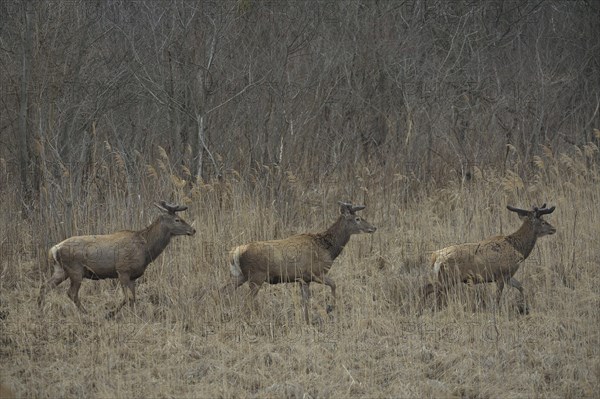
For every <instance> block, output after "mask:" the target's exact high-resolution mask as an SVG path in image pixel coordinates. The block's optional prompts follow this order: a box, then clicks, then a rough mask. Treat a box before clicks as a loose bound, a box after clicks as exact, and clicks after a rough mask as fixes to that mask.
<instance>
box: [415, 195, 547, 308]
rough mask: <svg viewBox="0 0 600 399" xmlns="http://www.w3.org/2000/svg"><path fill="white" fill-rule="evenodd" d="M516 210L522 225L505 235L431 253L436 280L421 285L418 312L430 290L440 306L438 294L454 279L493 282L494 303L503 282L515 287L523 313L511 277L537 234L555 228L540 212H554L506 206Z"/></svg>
mask: <svg viewBox="0 0 600 399" xmlns="http://www.w3.org/2000/svg"><path fill="white" fill-rule="evenodd" d="M507 208H508V210H510V211H512V212H516V213H517V214H518V215H519V218H520V219H521V220H522V221H523V224H522V225H521V227H520V228H519V230H517V231H515V232H514V233H512V234H510V235H507V236H495V237H491V238H488V239H487V240H484V241H480V242H475V243H467V244H458V245H452V246H449V247H446V248H443V249H440V250H438V251H435V252H434V253H433V254H432V256H431V268H432V269H433V273H434V276H435V279H436V281H434V282H430V283H427V284H426V285H425V286H424V288H423V298H422V302H421V306H420V309H419V312H422V310H423V306H424V303H425V300H426V299H427V297H428V296H429V295H430V294H431V293H435V296H436V299H437V303H438V305H440V301H439V299H440V294H441V293H442V292H444V293H445V294H446V295H447V290H448V289H449V288H450V287H451V286H453V285H454V284H455V283H457V282H463V283H466V284H480V283H492V282H495V283H496V287H497V291H496V305H497V306H498V305H499V304H500V298H501V296H502V290H503V289H504V285H505V284H508V285H510V286H511V287H514V288H516V289H518V290H519V293H520V296H521V298H520V303H519V312H521V313H524V314H527V313H529V309H528V307H527V304H526V302H525V294H524V293H523V287H522V286H521V283H520V282H519V281H517V279H515V278H514V277H513V276H514V275H515V273H516V272H517V270H519V265H520V264H521V262H523V261H524V260H525V259H527V257H528V256H529V254H530V253H531V251H532V250H533V247H534V245H535V242H536V240H537V239H538V238H539V237H542V236H545V235H549V234H554V233H555V232H556V229H555V228H554V227H553V226H552V225H551V224H550V223H548V222H547V221H545V220H543V219H542V216H543V215H547V214H550V213H552V212H554V209H555V207H552V208H546V204H544V205H542V206H541V208H537V207H534V208H533V210H531V211H528V210H524V209H518V208H514V207H512V206H510V205H509V206H508V207H507Z"/></svg>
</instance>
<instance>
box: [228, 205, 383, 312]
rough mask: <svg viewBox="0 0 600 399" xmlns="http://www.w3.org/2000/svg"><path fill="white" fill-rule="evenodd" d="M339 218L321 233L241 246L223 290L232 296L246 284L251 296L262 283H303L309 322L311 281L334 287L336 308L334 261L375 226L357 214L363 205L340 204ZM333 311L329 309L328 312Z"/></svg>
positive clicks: (233, 253)
mask: <svg viewBox="0 0 600 399" xmlns="http://www.w3.org/2000/svg"><path fill="white" fill-rule="evenodd" d="M339 204H340V213H341V214H340V216H339V218H338V219H337V221H336V222H335V223H334V224H333V225H332V226H331V227H329V228H328V229H327V230H326V231H324V232H322V233H307V234H298V235H294V236H291V237H288V238H286V239H282V240H272V241H256V242H251V243H249V244H245V245H240V246H238V247H235V248H233V249H232V250H231V252H230V254H229V267H230V270H231V281H230V282H229V284H227V285H226V286H225V287H223V290H224V291H227V292H228V293H229V294H231V293H232V292H233V291H234V290H235V289H236V288H237V287H239V286H241V285H242V284H244V283H245V282H246V281H247V282H248V283H249V285H250V291H251V294H252V297H256V294H257V293H258V290H259V289H260V286H261V285H262V284H263V283H268V284H277V283H293V282H297V283H299V284H300V289H301V293H302V306H303V308H304V319H305V321H306V322H307V323H309V318H308V301H309V299H310V289H309V285H310V283H311V282H316V283H320V284H325V285H327V286H329V287H330V288H331V295H332V297H333V301H334V305H333V306H335V299H336V295H335V289H336V285H335V282H334V281H333V280H332V279H331V277H329V276H327V273H328V272H329V269H330V268H331V266H332V264H333V261H334V260H335V258H337V257H338V255H339V254H340V253H341V252H342V250H343V249H344V246H345V245H346V244H347V243H348V241H349V240H350V236H351V235H352V234H358V233H373V232H374V231H375V230H376V227H374V226H372V225H371V224H370V223H369V222H367V221H366V220H364V219H362V218H361V217H360V216H358V215H356V212H358V211H360V210H362V209H364V208H365V207H364V206H362V205H361V206H354V205H352V204H350V203H344V202H339ZM331 309H333V307H331V308H329V307H328V311H330V310H331Z"/></svg>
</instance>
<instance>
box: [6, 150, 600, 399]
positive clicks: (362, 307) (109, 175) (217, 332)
mask: <svg viewBox="0 0 600 399" xmlns="http://www.w3.org/2000/svg"><path fill="white" fill-rule="evenodd" d="M96 150H97V154H96V156H95V158H94V164H93V170H91V171H90V174H89V176H90V177H89V178H88V179H87V180H86V181H83V182H77V181H72V180H71V179H70V173H69V170H68V169H66V168H64V169H62V168H60V167H57V165H50V166H48V169H47V171H46V172H47V174H46V175H45V177H44V182H45V186H44V190H43V191H42V193H41V196H40V203H39V206H38V209H37V210H36V211H32V214H30V215H27V216H28V217H27V218H23V217H22V215H19V214H15V213H13V212H11V211H10V210H11V209H18V208H19V206H18V204H19V199H18V198H17V197H16V194H15V193H14V192H12V191H11V190H9V189H7V188H4V189H2V191H1V196H2V203H3V204H4V209H6V210H8V211H6V212H3V213H2V214H1V216H0V218H1V224H2V226H4V228H3V229H2V231H0V244H1V249H2V257H1V262H2V263H1V269H0V272H1V280H0V359H1V362H0V373H1V377H0V380H1V381H2V382H3V383H4V384H6V385H8V386H9V387H11V389H12V390H14V392H15V393H16V394H17V395H18V396H22V397H37V398H44V397H52V398H54V397H91V398H114V397H190V398H191V397H261V398H264V397H267V398H268V397H273V398H279V397H302V398H304V397H313V398H316V397H347V396H354V397H483V398H485V397H535V396H539V397H578V398H579V397H594V396H596V395H597V394H598V392H599V391H600V385H599V380H600V342H599V340H600V336H599V331H598V325H599V321H600V320H599V308H600V292H599V288H598V287H600V277H598V265H599V264H600V251H599V246H598V236H599V235H600V231H599V230H600V227H598V226H599V225H600V224H599V223H598V221H599V220H600V207H599V206H598V204H600V184H599V183H600V170H599V169H598V164H599V163H598V156H599V155H598V148H597V146H595V145H594V144H589V145H587V146H584V147H582V148H578V147H574V148H573V149H572V151H571V152H569V153H561V154H556V153H553V152H552V150H551V149H549V148H545V149H544V155H543V156H541V157H538V158H536V159H535V163H534V165H521V164H519V163H518V162H516V163H514V164H513V165H512V166H511V168H510V170H507V171H505V172H503V173H500V172H498V171H494V170H486V169H485V168H481V169H477V168H475V169H474V172H473V174H472V178H471V179H470V180H466V181H465V180H459V179H457V180H455V181H445V182H426V183H424V182H419V181H415V180H414V179H413V177H411V176H404V175H400V174H394V173H393V171H380V170H377V169H376V168H373V167H371V168H370V167H369V166H368V165H358V166H357V167H356V168H355V169H354V170H351V171H349V170H346V171H343V172H340V173H338V175H336V176H333V177H332V176H330V177H327V178H323V177H315V176H297V175H295V173H294V171H288V170H282V169H281V168H279V167H277V166H273V165H257V166H256V167H255V168H254V169H253V170H251V171H244V172H243V173H242V172H240V171H229V172H227V173H226V174H225V175H224V176H223V177H222V178H221V179H217V180H215V181H211V182H202V181H196V182H190V177H189V176H190V174H189V171H188V170H187V169H186V168H185V167H181V166H177V167H175V166H173V165H172V164H171V162H170V160H169V157H168V155H167V154H166V152H165V151H164V150H162V149H160V148H157V149H156V153H155V154H152V155H150V156H148V157H147V158H146V157H144V156H143V155H142V154H136V156H135V157H134V161H133V162H131V161H130V162H126V161H125V158H124V157H122V156H121V154H119V153H118V151H115V150H114V149H113V148H112V147H111V146H110V145H108V144H106V145H104V146H98V148H97V149H96ZM40 151H42V152H43V151H44V150H43V149H41V150H40ZM50 158H51V157H49V158H48V162H49V163H51V162H52V160H51V159H50ZM59 166H60V165H59ZM4 170H6V169H4ZM51 170H53V171H54V172H51ZM56 170H60V173H56V172H55V171H56ZM4 178H6V180H9V176H5V177H4ZM160 199H165V200H169V201H177V202H182V203H185V204H187V205H188V206H189V210H188V211H187V212H186V213H185V216H184V217H185V218H186V220H188V221H189V222H192V221H193V223H194V225H195V227H196V229H197V230H198V233H197V235H196V236H195V237H193V238H188V237H177V238H176V239H174V240H173V242H172V243H171V244H170V246H169V247H168V248H167V249H166V251H165V252H164V254H163V255H161V256H160V257H159V258H158V259H157V260H156V261H155V262H154V263H153V264H151V265H150V266H149V268H148V270H147V272H146V274H145V275H144V276H143V278H141V279H140V280H139V281H138V289H137V293H138V301H137V304H136V308H135V309H134V310H133V311H132V310H129V309H125V310H124V311H123V313H121V314H120V315H119V316H118V317H117V318H116V319H115V320H105V319H104V315H105V313H106V310H107V309H108V308H110V307H112V306H114V305H115V304H116V303H117V302H118V301H119V300H120V299H121V295H122V293H121V290H120V288H119V286H118V284H117V283H116V282H115V281H97V282H94V281H86V282H84V284H83V286H82V289H81V292H80V296H81V298H82V301H83V302H84V304H85V306H86V308H87V309H88V311H89V315H82V314H80V313H79V312H78V311H77V310H76V308H75V306H74V305H73V303H72V302H71V301H70V300H69V299H68V298H67V296H66V293H65V291H66V286H67V285H68V284H67V283H64V285H63V286H60V287H59V288H58V289H56V290H55V291H53V292H51V293H50V294H49V295H48V296H47V300H46V302H47V303H46V306H45V308H44V310H43V312H40V311H38V309H37V306H36V297H37V294H38V289H39V286H40V283H41V281H42V279H43V278H47V277H48V270H47V265H46V264H45V260H44V259H45V253H46V251H47V249H48V248H49V247H50V246H51V245H52V244H54V243H56V242H58V241H60V240H62V239H64V238H65V237H66V236H68V235H74V234H87V233H96V234H100V233H109V232H112V231H114V230H118V229H124V228H127V229H131V228H133V229H140V228H142V227H144V226H145V225H147V224H148V223H150V222H151V221H152V219H153V218H154V217H155V216H156V211H155V210H154V209H153V207H152V206H151V203H152V202H153V201H155V200H160ZM338 200H352V201H354V202H361V203H366V205H367V208H366V210H365V211H363V214H364V216H365V218H367V219H368V220H369V221H370V222H372V223H373V224H375V225H376V226H377V227H378V230H377V232H376V233H375V234H373V235H361V236H354V237H353V238H352V239H351V241H350V243H349V244H348V245H347V247H346V249H345V250H344V252H343V253H342V255H341V256H340V257H339V258H338V260H336V263H335V264H334V267H333V268H332V270H331V276H332V277H333V278H334V280H335V281H336V282H337V284H338V291H339V298H338V306H337V309H336V311H335V313H334V316H333V318H330V317H329V316H328V315H327V314H326V313H325V303H327V302H328V298H329V295H330V294H329V289H328V288H327V287H323V286H320V285H318V284H313V286H312V290H313V299H312V309H311V317H312V319H313V323H312V324H311V325H308V326H307V325H305V324H304V322H303V318H302V311H301V304H300V294H299V289H298V287H296V286H295V285H293V284H285V285H277V286H268V287H263V289H262V290H261V291H260V293H259V295H258V298H257V300H258V303H259V306H258V309H257V310H254V309H253V308H252V307H250V306H248V304H247V298H246V294H247V293H248V289H247V287H241V288H240V289H239V290H238V292H237V294H236V296H235V297H234V298H233V300H232V303H226V302H225V301H223V300H222V298H221V297H220V296H219V295H218V293H217V291H216V289H217V288H219V287H220V286H222V285H223V284H225V283H226V281H227V279H228V277H229V276H228V267H227V266H226V264H225V258H226V254H227V251H228V250H229V248H230V247H232V246H234V245H237V244H240V243H243V242H247V241H250V240H258V239H271V238H278V237H285V236H287V235H290V234H293V233H297V232H303V231H316V230H321V229H325V228H326V227H327V226H328V225H329V224H330V223H332V222H333V221H334V220H335V218H336V217H337V212H338V209H337V206H336V203H337V201H338ZM543 202H547V203H548V204H550V205H556V211H555V212H554V213H553V214H552V215H550V216H549V217H548V219H549V220H550V221H551V223H552V224H553V225H555V226H556V227H557V229H558V232H557V234H556V235H554V236H551V237H544V238H542V239H540V240H539V242H538V244H537V246H536V248H535V249H534V251H533V253H532V254H531V256H530V257H529V258H528V259H527V260H526V261H525V262H524V263H523V264H522V266H521V268H520V270H519V272H518V273H517V278H518V279H519V280H520V281H521V282H522V283H523V286H524V287H525V289H526V294H527V295H528V299H529V303H530V307H531V310H532V311H531V314H530V315H528V316H521V315H519V314H518V313H517V312H516V310H515V308H514V305H515V304H516V292H514V291H515V290H513V289H508V290H507V292H506V295H505V296H504V297H503V300H502V303H501V308H500V309H499V310H498V309H495V308H494V306H493V301H492V300H491V298H492V295H493V294H494V289H495V287H494V286H491V285H490V286H486V285H482V286H477V287H474V288H468V287H457V288H456V289H455V290H454V291H453V292H452V295H451V299H450V301H449V302H450V303H449V306H448V308H446V309H444V310H442V311H439V312H436V313H433V312H426V313H425V314H424V315H423V316H422V317H420V318H417V316H416V313H417V312H416V306H417V303H418V299H419V298H418V295H419V288H420V285H421V284H422V283H423V280H424V279H425V278H426V277H427V274H426V271H427V267H426V264H427V260H428V255H429V252H431V251H432V250H435V249H438V248H441V247H443V246H446V245H449V244H453V243H459V242H465V241H474V240H479V239H482V238H485V237H487V236H490V235H495V234H500V233H503V234H507V233H510V232H512V231H513V230H515V229H517V228H518V227H519V221H518V218H517V217H516V216H515V215H514V214H513V213H511V212H508V211H507V210H506V205H507V204H511V205H515V206H520V207H529V206H531V205H534V204H535V205H540V204H541V203H543Z"/></svg>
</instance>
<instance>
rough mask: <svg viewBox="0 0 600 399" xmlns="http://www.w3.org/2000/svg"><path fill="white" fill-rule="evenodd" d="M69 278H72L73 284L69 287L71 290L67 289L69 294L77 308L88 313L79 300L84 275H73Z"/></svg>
mask: <svg viewBox="0 0 600 399" xmlns="http://www.w3.org/2000/svg"><path fill="white" fill-rule="evenodd" d="M69 278H70V279H71V286H70V287H69V291H67V295H68V296H69V298H71V300H72V301H73V302H74V303H75V305H76V306H77V309H79V310H80V311H81V312H82V313H87V311H86V310H85V309H84V307H83V306H82V305H81V302H80V301H79V288H80V287H81V280H82V279H83V277H82V276H79V275H71V276H69Z"/></svg>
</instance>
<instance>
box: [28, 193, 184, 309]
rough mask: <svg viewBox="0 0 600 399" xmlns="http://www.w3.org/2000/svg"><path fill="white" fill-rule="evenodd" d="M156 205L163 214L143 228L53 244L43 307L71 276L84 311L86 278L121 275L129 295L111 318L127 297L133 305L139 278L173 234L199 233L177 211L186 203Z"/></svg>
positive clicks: (41, 300) (40, 301) (75, 296)
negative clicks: (81, 293) (47, 297)
mask: <svg viewBox="0 0 600 399" xmlns="http://www.w3.org/2000/svg"><path fill="white" fill-rule="evenodd" d="M155 205H156V206H157V207H158V208H159V209H160V210H161V211H162V212H163V213H162V214H161V215H160V216H159V217H158V218H157V219H156V220H155V221H154V223H152V224H151V225H150V226H148V227H146V228H145V229H143V230H139V231H130V230H123V231H118V232H116V233H113V234H107V235H90V236H76V237H71V238H67V239H66V240H64V241H63V242H61V243H59V244H56V245H55V246H53V247H52V248H51V249H50V251H49V252H48V261H49V263H50V264H53V265H54V274H53V275H52V277H51V278H50V279H49V280H48V281H47V282H46V283H45V284H43V285H42V288H41V289H40V296H39V298H38V305H39V306H40V308H41V307H42V306H43V303H44V297H45V295H46V292H47V291H48V290H51V289H53V288H55V287H56V286H58V285H59V284H60V283H62V282H63V281H65V280H66V279H67V278H69V279H70V280H71V287H70V288H69V290H68V292H67V294H68V296H69V298H71V300H72V301H73V302H75V305H77V308H79V310H80V311H82V312H83V313H86V311H85V309H84V307H83V306H82V305H81V302H80V301H79V288H80V286H81V282H82V280H83V279H84V278H87V279H90V280H99V279H105V278H118V279H119V281H120V282H121V286H122V288H123V294H124V296H125V298H124V299H123V302H121V304H120V305H119V306H117V308H116V309H115V310H114V311H111V312H110V313H109V315H108V317H112V316H114V315H115V314H116V313H117V312H118V311H119V310H120V309H121V308H122V307H123V305H125V304H126V303H127V300H129V304H130V306H133V304H134V302H135V280H136V279H137V278H139V277H141V276H142V275H143V274H144V272H145V271H146V267H147V266H148V264H149V263H150V262H152V261H153V260H154V259H156V258H157V257H158V256H159V255H160V254H161V253H162V252H163V250H164V249H165V248H166V246H167V245H168V244H169V242H170V241H171V237H173V236H178V235H188V236H192V235H194V234H195V233H196V230H195V229H194V228H192V227H191V226H190V225H189V224H187V223H186V222H185V220H183V219H182V218H180V217H179V216H177V214H176V212H181V211H184V210H186V209H187V207H186V206H181V205H172V204H167V203H165V202H164V201H161V202H160V204H155ZM128 289H129V291H131V297H129V295H128V291H127V290H128Z"/></svg>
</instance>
